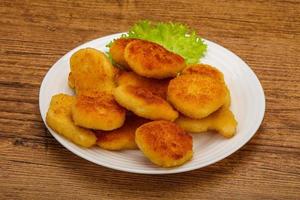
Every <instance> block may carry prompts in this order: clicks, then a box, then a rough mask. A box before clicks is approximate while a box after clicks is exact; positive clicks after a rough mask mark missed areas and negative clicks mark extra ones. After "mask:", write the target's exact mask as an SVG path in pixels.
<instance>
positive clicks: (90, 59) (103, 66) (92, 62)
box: [69, 48, 116, 93]
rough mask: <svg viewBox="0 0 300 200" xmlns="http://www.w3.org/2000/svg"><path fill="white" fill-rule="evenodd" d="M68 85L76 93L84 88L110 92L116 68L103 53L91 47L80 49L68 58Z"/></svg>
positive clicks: (113, 85) (113, 86) (113, 84)
mask: <svg viewBox="0 0 300 200" xmlns="http://www.w3.org/2000/svg"><path fill="white" fill-rule="evenodd" d="M70 67H71V76H69V85H70V86H72V85H74V88H75V90H76V93H78V92H80V91H85V90H90V91H91V90H93V91H106V92H109V93H112V90H113V89H114V88H115V87H116V85H115V83H114V78H115V76H116V69H115V67H113V66H112V65H111V63H110V61H109V60H108V58H107V57H106V55H105V54H104V53H102V52H101V51H98V50H96V49H93V48H86V49H80V50H78V51H77V52H75V53H74V54H73V55H72V56H71V59H70Z"/></svg>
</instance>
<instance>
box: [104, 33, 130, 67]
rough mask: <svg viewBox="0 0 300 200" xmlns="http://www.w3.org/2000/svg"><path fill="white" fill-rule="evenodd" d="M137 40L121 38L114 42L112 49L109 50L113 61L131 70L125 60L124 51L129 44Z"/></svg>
mask: <svg viewBox="0 0 300 200" xmlns="http://www.w3.org/2000/svg"><path fill="white" fill-rule="evenodd" d="M133 40H135V39H127V38H119V39H116V40H114V42H113V43H112V45H111V47H110V48H109V53H110V55H111V57H112V60H113V61H114V62H115V63H117V64H118V65H120V66H122V67H124V68H125V69H129V67H128V64H127V62H126V60H125V58H124V51H125V47H126V46H127V44H128V43H129V42H131V41H133Z"/></svg>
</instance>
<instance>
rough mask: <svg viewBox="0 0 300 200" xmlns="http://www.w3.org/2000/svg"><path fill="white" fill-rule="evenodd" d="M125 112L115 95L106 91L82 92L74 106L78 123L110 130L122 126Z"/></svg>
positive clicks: (75, 120)
mask: <svg viewBox="0 0 300 200" xmlns="http://www.w3.org/2000/svg"><path fill="white" fill-rule="evenodd" d="M125 114H126V112H125V109H124V108H122V107H121V106H119V105H118V104H117V102H116V101H115V100H114V97H113V95H111V94H108V93H105V92H90V93H89V92H88V91H85V92H83V93H80V94H78V95H77V97H76V99H75V103H74V104H73V107H72V116H73V120H74V122H75V124H76V125H78V126H81V127H85V128H90V129H96V130H107V131H109V130H113V129H117V128H119V127H121V126H122V125H123V123H124V121H125Z"/></svg>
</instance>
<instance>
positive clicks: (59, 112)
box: [46, 94, 97, 147]
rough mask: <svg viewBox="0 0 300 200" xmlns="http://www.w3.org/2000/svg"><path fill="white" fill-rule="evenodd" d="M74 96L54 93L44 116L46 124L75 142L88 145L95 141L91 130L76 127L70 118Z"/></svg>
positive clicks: (84, 145)
mask: <svg viewBox="0 0 300 200" xmlns="http://www.w3.org/2000/svg"><path fill="white" fill-rule="evenodd" d="M74 101H75V97H73V96H69V95H66V94H57V95H54V96H53V97H52V99H51V102H50V106H49V109H48V112H47V116H46V122H47V125H48V126H49V127H50V128H51V129H53V130H54V131H55V132H57V133H58V134H60V135H62V136H64V137H66V138H67V139H69V140H71V141H72V142H74V143H75V144H78V145H80V146H83V147H90V146H93V145H94V144H95V143H96V139H97V138H96V136H95V134H94V133H93V131H91V130H88V129H85V128H81V127H78V126H76V125H75V124H74V122H73V120H72V114H71V108H72V104H73V103H74Z"/></svg>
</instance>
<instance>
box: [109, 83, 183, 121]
mask: <svg viewBox="0 0 300 200" xmlns="http://www.w3.org/2000/svg"><path fill="white" fill-rule="evenodd" d="M114 97H115V99H116V101H117V102H118V103H119V104H120V105H121V106H123V107H125V108H126V109H128V110H130V111H132V112H133V113H135V114H136V115H138V116H140V117H144V118H147V119H152V120H156V119H165V120H170V121H173V120H175V119H176V118H177V117H178V112H177V111H175V110H174V109H173V108H172V106H171V105H170V104H169V103H168V102H167V101H166V100H164V99H163V98H161V97H159V96H157V95H154V94H153V93H152V92H150V91H149V90H147V89H144V88H141V87H136V86H132V85H120V86H119V87H117V88H116V89H115V91H114Z"/></svg>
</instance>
